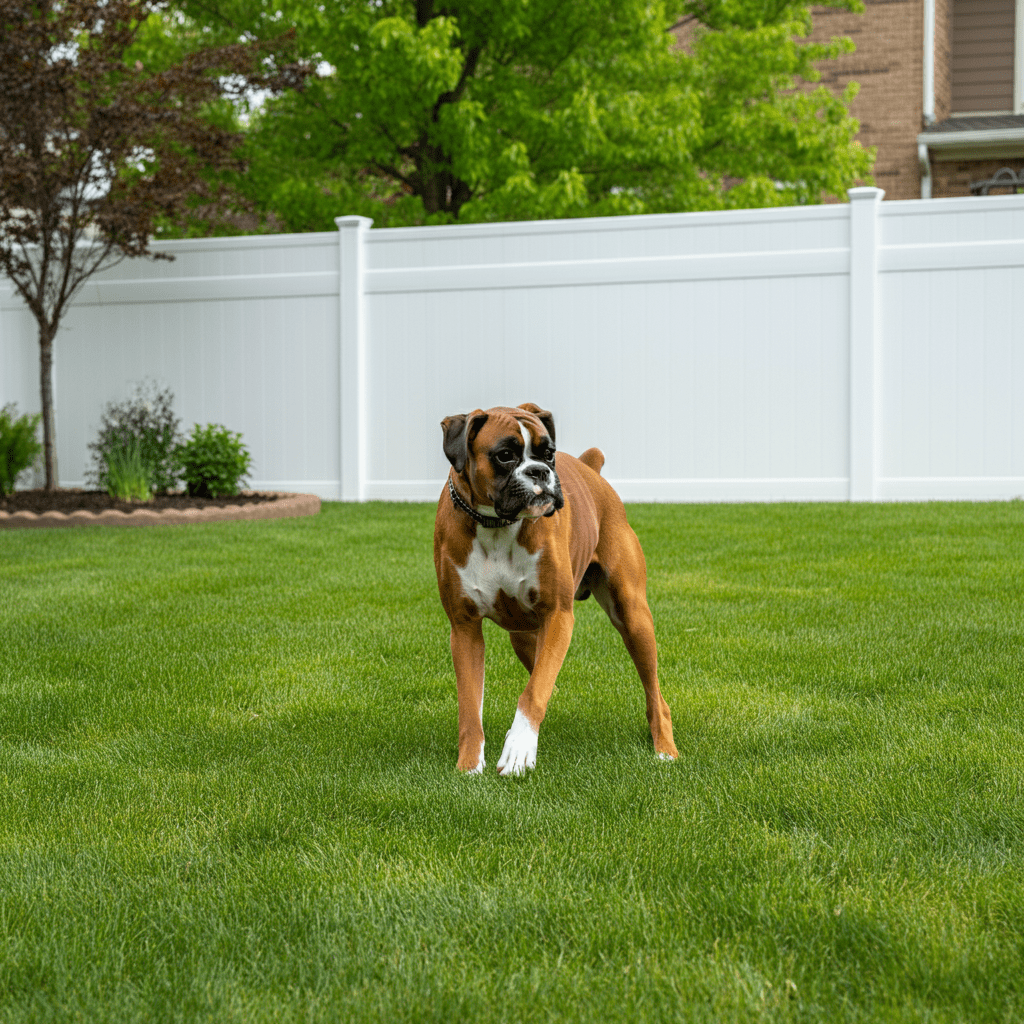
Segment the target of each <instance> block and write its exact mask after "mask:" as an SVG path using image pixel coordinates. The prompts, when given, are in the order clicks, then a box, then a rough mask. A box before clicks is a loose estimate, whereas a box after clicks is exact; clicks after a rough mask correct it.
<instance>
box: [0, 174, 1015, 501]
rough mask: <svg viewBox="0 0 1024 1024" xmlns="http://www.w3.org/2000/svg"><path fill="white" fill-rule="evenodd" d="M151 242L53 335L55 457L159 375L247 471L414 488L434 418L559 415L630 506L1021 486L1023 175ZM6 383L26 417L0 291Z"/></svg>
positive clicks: (188, 418)
mask: <svg viewBox="0 0 1024 1024" xmlns="http://www.w3.org/2000/svg"><path fill="white" fill-rule="evenodd" d="M881 196H882V193H881V192H880V191H879V190H877V189H870V188H865V189H854V190H852V192H851V194H850V198H851V202H850V203H849V204H843V205H832V206H818V207H799V208H791V209H777V210H746V211H730V212H724V213H707V214H703V213H700V214H672V215H666V216H647V217H620V218H605V219H592V220H572V221H545V222H536V223H518V224H486V225H460V226H454V227H438V228H398V229H387V230H370V228H369V222H367V221H365V220H363V219H362V218H356V217H347V218H345V217H343V218H339V221H338V231H337V232H336V233H333V232H332V233H324V234H309V235H290V236H261V237H247V238H228V239H202V240H191V241H177V242H167V243H162V244H161V245H160V248H161V249H162V250H164V251H166V252H168V253H172V254H173V255H174V256H175V257H176V258H175V260H174V262H172V263H167V262H163V261H160V262H151V261H146V260H135V261H125V262H123V263H121V264H120V265H119V266H118V267H116V268H114V269H113V270H111V271H109V272H107V273H105V274H103V275H101V276H97V277H95V278H93V279H92V281H91V282H90V283H89V284H88V285H87V286H86V287H85V289H84V290H83V292H82V294H81V295H80V296H79V297H78V299H77V301H76V303H75V305H74V308H73V309H72V311H71V313H70V314H69V315H68V317H67V319H66V321H65V324H64V326H63V327H62V329H61V332H60V334H59V336H58V338H57V342H56V372H55V393H56V407H57V430H58V438H59V449H58V456H59V467H60V473H61V482H62V484H64V485H68V486H70V485H80V484H81V483H82V481H83V480H84V476H85V471H86V468H87V465H88V452H87V449H86V445H87V444H88V442H89V441H90V440H92V439H93V438H94V437H95V433H96V429H97V426H98V423H99V418H100V413H101V411H102V408H103V406H104V404H105V403H106V402H108V401H110V400H122V399H124V398H125V397H127V396H128V395H129V394H130V393H131V392H132V390H133V385H134V383H135V382H137V381H140V380H142V379H143V378H146V377H150V378H153V379H154V380H156V381H157V383H159V384H161V385H164V386H169V387H170V388H171V389H172V390H173V392H174V394H175V396H176V408H177V411H178V413H179V415H180V416H181V418H182V420H183V422H184V424H185V426H186V427H189V426H190V425H191V424H192V423H193V422H201V423H206V422H217V423H223V424H224V425H226V426H227V427H229V428H230V429H232V430H238V431H241V432H242V434H243V436H244V439H245V441H246V443H247V444H248V446H249V448H250V450H251V452H252V454H253V457H254V463H255V471H254V474H253V478H252V485H253V486H254V487H256V488H259V489H278V490H295V491H309V492H313V493H315V494H318V495H320V496H321V497H323V498H344V499H352V500H360V499H372V498H384V499H397V500H432V499H434V498H436V497H437V495H438V493H439V491H440V489H441V486H442V482H443V480H444V477H445V475H446V473H447V462H446V461H445V459H444V456H443V454H442V452H441V430H440V428H439V426H438V424H439V421H440V420H441V418H442V417H444V416H445V415H448V414H450V413H456V412H468V411H471V410H472V409H474V408H477V407H482V408H487V407H488V406H491V405H499V404H500V405H504V404H513V405H514V404H518V403H520V402H524V401H533V402H537V403H539V404H540V405H542V406H544V407H545V408H548V409H551V410H553V412H554V413H555V418H556V423H557V426H558V444H559V447H560V448H562V449H563V450H566V451H569V452H573V453H578V452H579V451H581V450H582V449H584V448H587V447H589V446H591V445H597V446H599V447H600V448H602V449H603V450H604V452H605V454H606V456H607V463H606V466H605V474H606V475H607V476H608V478H609V479H610V480H611V481H612V482H613V483H614V484H615V485H616V486H617V488H618V489H619V491H620V493H621V494H622V495H623V497H624V498H626V499H629V500H658V501H736V500H741V501H745V500H777V499H809V500H847V499H852V500H887V499H888V500H905V499H936V498H942V499H982V498H995V499H998V498H1010V497H1014V496H1017V495H1024V196H993V197H984V198H971V199H940V200H923V201H921V200H917V201H911V202H890V203H882V202H880V199H881ZM0 314H2V317H0V404H2V403H4V402H9V401H16V402H17V403H18V404H19V407H20V408H21V410H22V411H35V410H38V408H39V398H38V393H39V387H38V346H37V342H36V337H35V327H34V323H33V321H32V319H31V316H30V315H29V314H28V312H27V311H26V310H25V308H24V306H23V304H22V303H21V300H20V299H19V298H18V296H17V295H16V294H15V293H13V291H12V289H11V288H10V287H9V286H8V285H6V284H4V283H0Z"/></svg>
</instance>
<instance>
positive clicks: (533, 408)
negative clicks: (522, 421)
mask: <svg viewBox="0 0 1024 1024" xmlns="http://www.w3.org/2000/svg"><path fill="white" fill-rule="evenodd" d="M519 408H520V409H525V410H526V411H527V412H532V413H533V415H534V416H536V417H537V419H539V420H540V421H541V423H543V424H544V429H545V430H546V431H547V432H548V437H550V438H551V440H552V441H554V439H555V417H554V416H552V415H551V413H549V412H548V411H547V409H542V408H541V407H540V406H539V405H537V403H536V402H523V403H521V404H520V406H519Z"/></svg>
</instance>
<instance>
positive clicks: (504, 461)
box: [494, 451, 516, 466]
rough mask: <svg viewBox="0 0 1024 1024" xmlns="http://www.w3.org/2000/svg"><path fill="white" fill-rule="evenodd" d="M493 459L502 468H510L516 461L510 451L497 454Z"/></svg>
mask: <svg viewBox="0 0 1024 1024" xmlns="http://www.w3.org/2000/svg"><path fill="white" fill-rule="evenodd" d="M494 458H495V461H497V462H498V464H499V465H502V466H511V465H512V463H513V462H515V461H516V457H515V456H514V455H513V454H512V452H510V451H503V452H497V453H496V454H495V456H494Z"/></svg>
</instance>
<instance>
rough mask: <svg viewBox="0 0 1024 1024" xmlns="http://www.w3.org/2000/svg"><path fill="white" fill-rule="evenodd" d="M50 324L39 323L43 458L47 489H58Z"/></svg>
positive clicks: (51, 331)
mask: <svg viewBox="0 0 1024 1024" xmlns="http://www.w3.org/2000/svg"><path fill="white" fill-rule="evenodd" d="M55 333H56V331H54V330H53V329H52V328H51V327H50V326H49V324H40V325H39V396H40V399H41V401H42V411H43V460H44V463H45V465H46V490H48V491H55V490H56V489H57V430H56V425H55V423H54V418H53V336H54V334H55Z"/></svg>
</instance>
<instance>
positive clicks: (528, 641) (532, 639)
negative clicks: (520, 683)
mask: <svg viewBox="0 0 1024 1024" xmlns="http://www.w3.org/2000/svg"><path fill="white" fill-rule="evenodd" d="M508 638H509V640H511V641H512V650H513V651H515V652H516V657H517V658H518V659H519V660H520V661H521V662H522V663H523V668H525V669H526V671H527V672H532V671H533V665H534V662H535V661H536V660H537V634H536V633H520V632H514V633H509V635H508Z"/></svg>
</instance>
